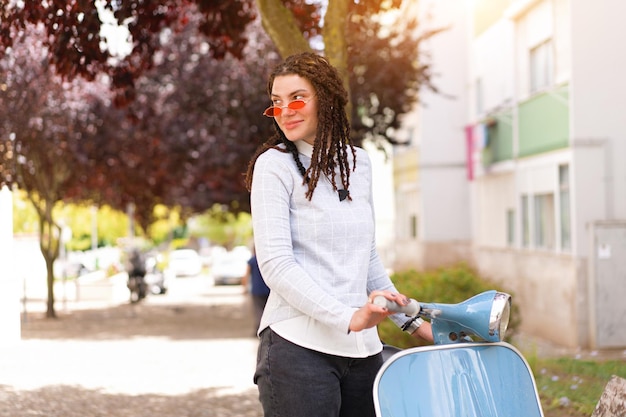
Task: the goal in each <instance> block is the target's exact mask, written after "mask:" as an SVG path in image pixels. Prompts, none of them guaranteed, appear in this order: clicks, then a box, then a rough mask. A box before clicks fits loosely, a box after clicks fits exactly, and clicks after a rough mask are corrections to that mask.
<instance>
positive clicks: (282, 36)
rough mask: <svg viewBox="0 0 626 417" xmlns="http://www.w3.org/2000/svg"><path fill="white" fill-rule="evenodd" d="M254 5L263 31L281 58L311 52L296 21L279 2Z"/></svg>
mask: <svg viewBox="0 0 626 417" xmlns="http://www.w3.org/2000/svg"><path fill="white" fill-rule="evenodd" d="M256 4H257V7H258V9H259V12H260V13H261V23H262V24H263V29H265V31H266V32H267V34H268V35H269V37H270V38H271V39H272V41H273V42H274V44H275V45H276V48H277V49H278V52H279V53H280V56H281V57H283V58H286V57H288V56H289V55H292V54H295V53H299V52H304V51H310V50H311V46H310V45H309V43H308V41H307V40H306V39H305V38H304V35H302V32H300V29H299V28H298V25H297V23H296V19H295V18H294V17H293V15H292V14H291V12H290V11H289V9H287V8H286V7H285V6H284V5H283V3H282V2H281V1H280V0H256Z"/></svg>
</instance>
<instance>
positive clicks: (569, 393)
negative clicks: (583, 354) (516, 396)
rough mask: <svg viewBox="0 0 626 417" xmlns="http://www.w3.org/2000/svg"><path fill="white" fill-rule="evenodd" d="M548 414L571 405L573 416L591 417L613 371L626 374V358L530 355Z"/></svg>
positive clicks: (613, 373) (571, 414) (569, 408)
mask: <svg viewBox="0 0 626 417" xmlns="http://www.w3.org/2000/svg"><path fill="white" fill-rule="evenodd" d="M526 359H527V360H528V363H529V364H530V366H531V368H532V369H533V373H534V375H535V381H536V383H537V391H538V392H539V397H540V398H541V404H542V408H543V410H544V412H546V414H547V413H548V412H550V411H554V410H564V409H568V410H569V411H570V413H569V414H565V415H570V416H581V417H583V416H584V417H589V416H591V414H592V413H593V410H594V409H595V407H596V404H597V403H598V400H599V399H600V396H601V395H602V392H603V391H604V388H605V387H606V384H607V383H608V382H609V380H610V379H611V377H612V376H613V375H618V376H620V377H622V378H626V361H619V360H597V361H596V360H580V359H575V358H555V359H546V358H537V357H530V358H529V357H526Z"/></svg>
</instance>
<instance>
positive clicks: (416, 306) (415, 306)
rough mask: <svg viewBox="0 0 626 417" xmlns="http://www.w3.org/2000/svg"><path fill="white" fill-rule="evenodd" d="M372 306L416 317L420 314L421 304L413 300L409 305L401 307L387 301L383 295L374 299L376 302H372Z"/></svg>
mask: <svg viewBox="0 0 626 417" xmlns="http://www.w3.org/2000/svg"><path fill="white" fill-rule="evenodd" d="M372 304H376V305H377V306H381V307H386V308H387V310H389V311H393V312H394V313H404V314H406V315H407V316H410V317H415V316H417V315H418V313H419V312H420V303H418V302H417V300H413V299H412V300H410V301H409V304H407V305H405V306H401V305H400V304H398V303H396V302H395V301H391V300H388V299H386V298H385V297H384V296H382V295H377V296H376V297H374V300H372Z"/></svg>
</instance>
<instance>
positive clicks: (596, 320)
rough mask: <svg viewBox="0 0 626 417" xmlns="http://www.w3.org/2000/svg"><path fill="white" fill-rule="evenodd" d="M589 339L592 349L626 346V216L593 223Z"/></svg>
mask: <svg viewBox="0 0 626 417" xmlns="http://www.w3.org/2000/svg"><path fill="white" fill-rule="evenodd" d="M591 236H592V239H591V248H590V252H591V253H590V254H589V281H588V285H589V286H588V294H589V310H590V311H589V336H590V338H589V341H590V347H591V348H592V349H610V348H624V347H626V332H624V318H625V317H626V303H625V302H624V300H626V220H624V221H617V220H615V221H598V222H594V223H593V224H592V225H591Z"/></svg>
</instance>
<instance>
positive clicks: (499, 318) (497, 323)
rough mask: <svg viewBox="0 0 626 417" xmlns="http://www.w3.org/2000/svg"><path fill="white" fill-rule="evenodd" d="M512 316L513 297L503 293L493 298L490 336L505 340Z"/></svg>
mask: <svg viewBox="0 0 626 417" xmlns="http://www.w3.org/2000/svg"><path fill="white" fill-rule="evenodd" d="M510 315H511V296H510V295H509V294H506V293H503V292H497V293H496V294H495V296H494V297H493V304H492V305H491V314H490V316H489V335H490V336H496V337H498V338H499V340H502V339H504V335H505V333H506V330H507V328H508V326H509V317H510Z"/></svg>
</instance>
